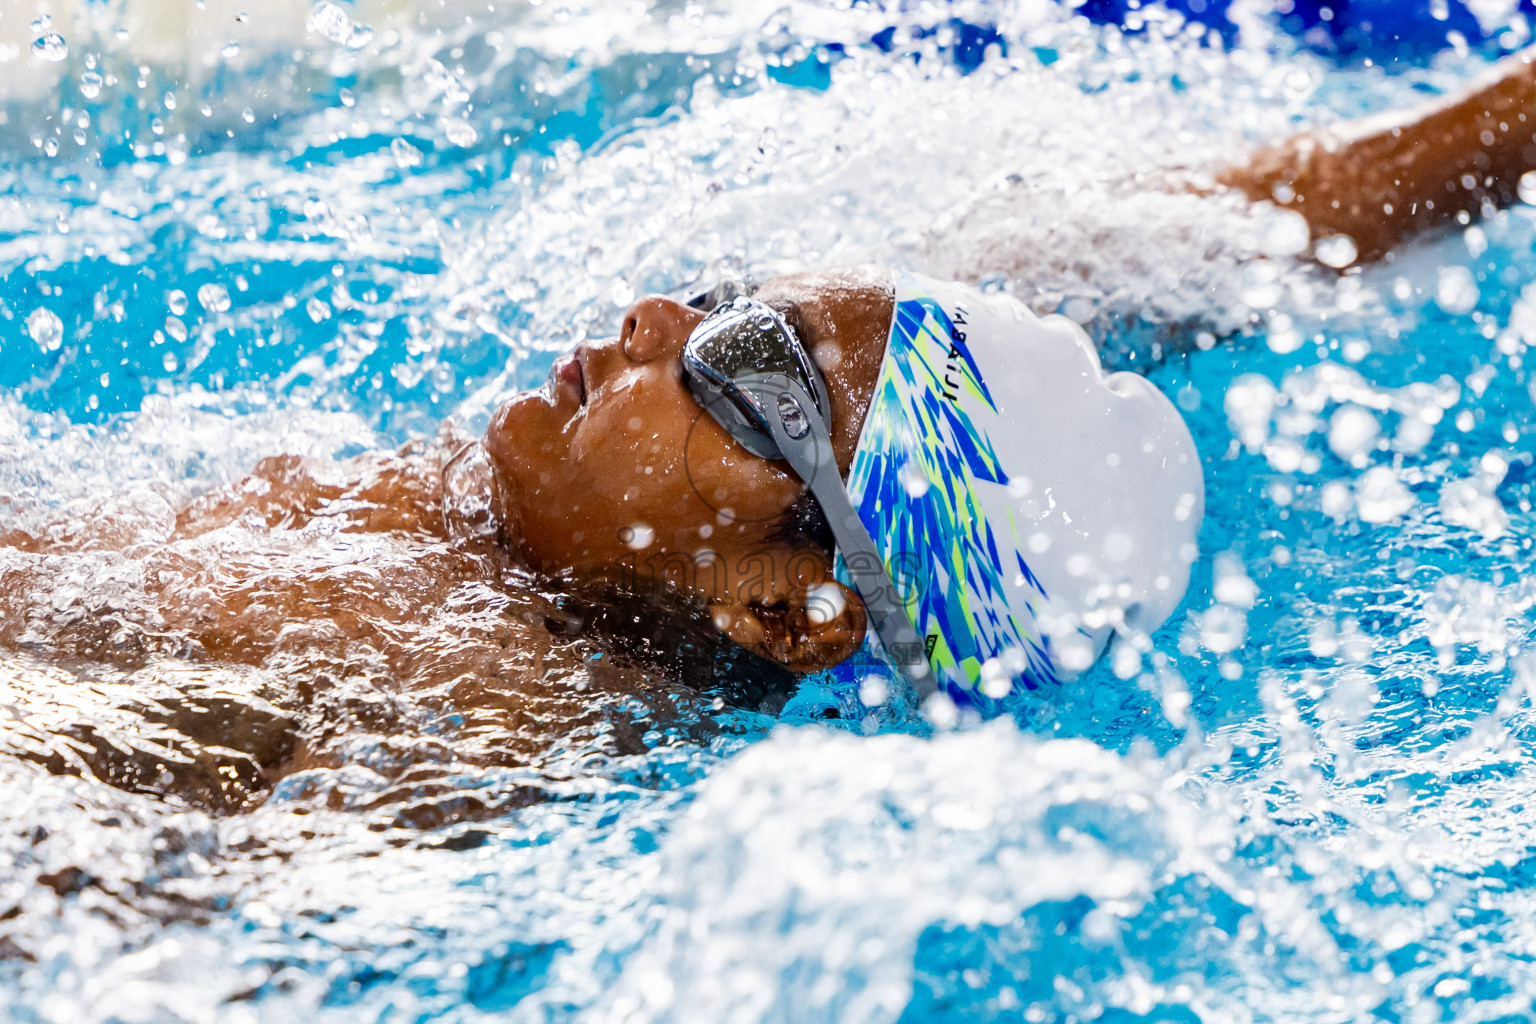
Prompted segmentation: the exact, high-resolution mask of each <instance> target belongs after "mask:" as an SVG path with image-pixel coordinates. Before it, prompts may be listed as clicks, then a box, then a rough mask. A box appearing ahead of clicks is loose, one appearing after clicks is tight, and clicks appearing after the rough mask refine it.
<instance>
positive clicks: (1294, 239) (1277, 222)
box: [1260, 210, 1312, 259]
mask: <svg viewBox="0 0 1536 1024" xmlns="http://www.w3.org/2000/svg"><path fill="white" fill-rule="evenodd" d="M1311 241H1312V234H1311V231H1310V229H1309V228H1308V227H1307V219H1306V218H1305V217H1303V216H1302V215H1301V214H1299V213H1297V212H1296V211H1295V210H1275V211H1274V212H1273V213H1271V214H1270V215H1269V217H1268V219H1267V220H1266V221H1265V222H1264V233H1263V235H1262V237H1261V239H1260V244H1261V246H1262V248H1263V251H1264V255H1265V256H1269V257H1271V258H1273V259H1281V258H1284V257H1286V256H1295V255H1297V254H1298V253H1302V252H1305V251H1306V249H1307V245H1308V244H1309V243H1310V242H1311Z"/></svg>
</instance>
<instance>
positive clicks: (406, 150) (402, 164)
mask: <svg viewBox="0 0 1536 1024" xmlns="http://www.w3.org/2000/svg"><path fill="white" fill-rule="evenodd" d="M389 152H390V154H391V155H392V156H393V157H394V158H395V166H396V167H399V168H400V169H401V170H403V171H408V170H410V169H411V168H413V167H420V166H421V165H422V163H424V162H425V161H426V154H424V153H423V152H422V151H421V150H419V149H417V148H416V147H415V146H413V145H411V144H410V142H408V141H406V140H405V139H396V140H395V141H393V142H391V143H390V144H389Z"/></svg>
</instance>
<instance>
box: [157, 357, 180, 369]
mask: <svg viewBox="0 0 1536 1024" xmlns="http://www.w3.org/2000/svg"><path fill="white" fill-rule="evenodd" d="M160 362H161V363H162V364H163V365H164V366H165V370H166V372H167V373H174V372H175V371H176V367H177V366H178V365H179V363H178V361H177V359H176V353H175V352H167V353H166V354H165V355H164V356H162V357H161V359H160Z"/></svg>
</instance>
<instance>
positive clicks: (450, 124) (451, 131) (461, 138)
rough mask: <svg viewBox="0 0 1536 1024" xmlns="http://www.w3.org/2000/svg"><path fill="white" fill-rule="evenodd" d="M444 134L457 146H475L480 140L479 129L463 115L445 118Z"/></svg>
mask: <svg viewBox="0 0 1536 1024" xmlns="http://www.w3.org/2000/svg"><path fill="white" fill-rule="evenodd" d="M443 136H444V137H445V138H446V139H447V140H448V141H449V142H451V143H453V144H454V145H455V146H473V145H474V144H475V143H476V142H478V141H479V140H480V133H479V131H477V130H476V129H475V126H474V125H472V124H470V123H469V122H468V121H466V120H464V119H463V118H462V117H450V118H445V119H444V121H443Z"/></svg>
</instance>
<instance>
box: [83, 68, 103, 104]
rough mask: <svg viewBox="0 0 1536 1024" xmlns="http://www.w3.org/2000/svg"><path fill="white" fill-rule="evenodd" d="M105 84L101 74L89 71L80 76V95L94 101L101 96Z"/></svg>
mask: <svg viewBox="0 0 1536 1024" xmlns="http://www.w3.org/2000/svg"><path fill="white" fill-rule="evenodd" d="M103 84H104V83H103V81H102V77H101V72H99V71H87V72H86V73H85V74H83V75H81V76H80V95H81V96H84V97H85V98H86V99H88V100H93V99H95V98H96V97H97V96H100V95H101V87H102V85H103Z"/></svg>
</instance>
